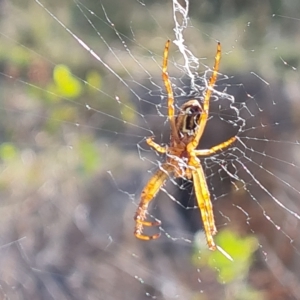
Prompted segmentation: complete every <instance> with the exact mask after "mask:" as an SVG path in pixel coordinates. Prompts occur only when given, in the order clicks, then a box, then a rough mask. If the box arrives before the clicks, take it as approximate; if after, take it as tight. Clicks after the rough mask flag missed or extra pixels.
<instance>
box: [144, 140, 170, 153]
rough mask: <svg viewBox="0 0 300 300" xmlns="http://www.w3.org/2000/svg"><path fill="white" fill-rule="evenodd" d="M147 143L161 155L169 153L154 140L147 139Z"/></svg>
mask: <svg viewBox="0 0 300 300" xmlns="http://www.w3.org/2000/svg"><path fill="white" fill-rule="evenodd" d="M146 142H147V144H148V145H149V146H150V147H152V148H153V149H155V150H156V151H157V152H159V153H166V152H167V149H166V147H162V146H161V145H159V144H157V143H155V142H154V141H153V139H152V138H147V139H146Z"/></svg>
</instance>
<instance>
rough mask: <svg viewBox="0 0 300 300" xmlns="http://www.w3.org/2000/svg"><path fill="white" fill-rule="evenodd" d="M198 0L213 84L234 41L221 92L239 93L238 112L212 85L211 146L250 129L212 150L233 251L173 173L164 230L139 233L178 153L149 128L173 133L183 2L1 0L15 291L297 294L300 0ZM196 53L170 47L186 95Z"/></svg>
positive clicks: (0, 148)
mask: <svg viewBox="0 0 300 300" xmlns="http://www.w3.org/2000/svg"><path fill="white" fill-rule="evenodd" d="M174 1H175V0H174ZM181 4H182V5H183V7H186V3H184V2H183V1H181ZM189 5H190V12H189V23H188V28H187V29H186V30H185V31H184V33H183V35H184V39H185V44H186V45H187V46H188V48H189V49H190V50H191V51H192V52H193V54H194V55H195V57H197V58H199V70H198V75H197V76H198V77H199V81H200V84H201V83H203V76H209V74H210V73H209V70H211V68H212V67H213V64H214V56H215V52H216V41H217V40H219V41H220V42H221V44H222V61H221V66H220V72H221V75H220V76H219V80H218V82H217V87H216V89H217V90H218V91H220V92H226V93H228V94H230V95H233V96H234V97H235V103H234V104H232V105H229V106H230V107H227V108H226V107H223V106H222V105H223V102H221V101H220V100H222V97H217V98H214V101H212V104H211V116H212V117H211V119H210V121H209V124H208V126H207V130H206V132H205V134H204V136H203V139H202V140H201V145H200V148H208V147H211V146H213V145H216V144H218V143H220V142H222V141H224V140H226V139H228V138H230V137H231V136H233V135H235V134H237V133H238V137H239V140H238V142H237V143H236V145H235V146H234V147H233V148H232V149H228V150H226V151H225V153H224V154H222V153H221V154H220V155H217V156H216V157H214V158H212V159H209V158H207V159H204V160H203V161H202V162H203V166H204V169H205V173H206V175H207V182H208V185H209V189H210V192H211V199H212V202H213V206H214V213H215V219H216V225H217V228H218V232H219V233H218V235H217V236H216V238H215V240H216V242H217V244H218V245H219V246H220V247H222V248H223V249H224V250H225V251H226V252H227V253H228V254H229V255H230V256H231V257H232V258H233V261H230V260H229V259H228V258H226V257H225V256H224V255H223V254H221V253H220V252H219V251H217V252H211V251H209V250H208V248H207V245H206V241H205V236H204V234H203V231H202V224H201V219H200V216H199V209H198V208H197V207H196V204H195V203H194V195H193V188H192V183H191V182H187V181H183V180H176V181H175V180H170V182H168V183H167V184H166V186H164V187H163V191H161V192H160V193H159V194H158V195H157V197H156V198H155V200H154V202H153V204H152V206H151V209H150V211H149V213H150V216H149V217H150V218H151V216H152V217H153V218H158V219H159V220H161V221H162V226H161V227H160V228H155V230H159V231H160V232H161V237H160V239H158V240H155V241H149V242H145V241H140V240H137V239H136V238H135V237H134V235H133V229H134V221H133V216H134V214H135V210H136V208H137V205H138V203H139V195H140V192H141V190H142V188H143V186H144V185H145V184H146V182H147V180H148V179H149V178H150V177H151V175H153V173H154V172H155V170H156V169H157V168H158V166H159V162H162V161H163V159H164V157H163V156H158V155H157V154H156V153H155V151H153V150H150V149H149V147H148V146H147V145H146V143H145V138H147V137H149V136H154V137H155V141H156V142H158V143H168V140H169V125H168V123H167V114H166V111H167V110H166V92H165V90H164V87H163V83H162V79H161V63H162V53H163V49H164V45H165V42H166V40H167V39H171V40H174V38H175V36H174V30H173V28H174V26H175V24H174V18H173V17H174V13H173V7H172V1H171V0H170V1H161V0H157V1H132V0H131V1H130V0H123V1H116V0H110V1H107V0H103V1H100V0H83V1H81V2H80V1H76V0H74V1H72V0H64V1H61V0H60V1H57V0H52V1H51V2H49V1H41V2H39V1H38V0H22V1H16V0H1V1H0V15H1V17H0V38H1V47H0V141H1V143H0V220H1V226H0V254H1V255H0V298H1V299H60V300H63V299H105V300H109V299H191V300H195V299H197V300H198V299H199V300H202V299H204V300H206V299H300V288H299V279H300V256H299V254H300V244H299V243H300V237H299V219H300V218H299V215H300V205H299V199H300V191H299V183H298V179H300V176H299V175H300V174H299V166H300V158H299V153H300V146H299V144H298V142H297V141H298V140H299V126H300V124H299V115H300V110H299V108H300V105H299V92H300V91H299V79H300V78H299V77H300V76H299V70H298V65H299V49H300V2H299V1H297V0H288V1H283V0H267V1H264V2H263V3H261V1H251V2H250V1H234V0H227V1H217V0H215V1H209V0H203V1H191V2H190V3H189ZM175 16H176V17H177V18H178V20H181V18H180V15H179V14H178V12H177V14H176V15H175ZM80 41H83V43H84V44H83V43H81V44H80ZM90 49H92V51H93V52H91V50H90ZM94 53H96V54H94ZM182 65H183V59H182V56H181V54H180V52H179V51H178V49H177V47H176V45H175V44H172V45H171V49H170V57H169V74H170V76H171V80H172V83H173V84H174V92H175V95H176V99H175V101H176V103H178V105H180V104H182V103H183V102H184V101H186V100H187V96H186V95H187V94H189V93H190V90H189V89H190V85H189V80H188V78H187V76H186V75H185V73H184V68H183V66H182ZM198 96H199V95H198ZM200 96H201V95H200ZM189 98H190V96H189ZM198 98H199V97H198ZM222 101H224V102H225V103H227V104H228V98H226V97H224V99H223V100H222ZM230 103H231V102H230ZM236 112H238V114H237V115H236ZM234 123H236V124H239V126H238V129H237V128H236V127H234ZM242 125H243V127H241V126H242Z"/></svg>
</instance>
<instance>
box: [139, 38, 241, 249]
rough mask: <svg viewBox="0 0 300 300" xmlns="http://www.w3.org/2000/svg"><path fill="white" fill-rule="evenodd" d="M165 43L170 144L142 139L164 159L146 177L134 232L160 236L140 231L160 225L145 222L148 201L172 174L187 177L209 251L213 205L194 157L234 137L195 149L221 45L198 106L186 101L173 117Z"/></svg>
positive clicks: (221, 146) (211, 151)
mask: <svg viewBox="0 0 300 300" xmlns="http://www.w3.org/2000/svg"><path fill="white" fill-rule="evenodd" d="M169 46H170V41H169V40H168V41H167V42H166V45H165V49H164V55H163V65H162V78H163V81H164V85H165V87H166V90H167V93H168V118H169V122H170V126H171V135H170V145H169V146H165V147H162V146H160V145H158V144H157V143H155V142H154V141H153V140H152V138H148V139H147V140H146V142H147V144H148V145H149V146H150V147H152V148H154V149H155V150H156V151H157V152H160V153H165V154H166V157H167V159H166V162H164V163H163V164H162V165H161V166H160V168H159V170H157V171H156V173H155V174H154V175H153V176H152V177H151V178H150V180H149V181H148V183H147V184H146V186H145V187H144V189H143V191H142V193H141V201H140V203H139V206H138V208H137V211H136V214H135V217H134V219H135V221H136V225H135V230H134V234H135V236H136V237H137V238H139V239H142V240H152V239H157V238H158V237H159V236H160V233H157V234H154V235H152V236H147V235H144V234H143V228H144V226H148V227H149V226H159V225H161V222H160V221H156V222H150V221H146V214H147V209H148V205H149V203H150V201H151V200H152V199H153V198H154V197H155V196H156V194H157V192H158V191H159V190H160V188H161V186H162V185H163V184H164V182H165V181H166V180H167V178H168V177H169V176H171V175H173V176H175V177H181V178H185V179H188V180H191V179H193V183H194V190H195V195H196V199H197V202H198V206H199V208H200V211H201V216H202V222H203V226H204V230H205V235H206V240H207V244H208V247H209V249H210V250H215V249H216V244H215V242H214V240H213V235H215V234H216V233H217V229H216V226H215V221H214V214H213V208H212V203H211V200H210V193H209V190H208V186H207V183H206V179H205V175H204V172H203V168H202V165H201V163H200V160H199V158H198V157H197V156H207V155H211V154H214V153H216V152H217V151H219V150H222V149H224V148H226V147H228V146H229V145H231V144H232V143H233V142H234V141H235V140H236V137H232V138H230V139H229V140H227V141H225V142H223V143H221V144H218V145H217V146H214V147H212V148H210V149H203V150H202V149H201V150H198V149H196V148H197V146H198V144H199V141H200V139H201V137H202V135H203V132H204V129H205V127H206V124H207V120H208V116H209V102H210V97H211V94H212V92H213V87H214V85H215V83H216V80H217V76H218V70H219V64H220V59H221V44H220V43H218V45H217V53H216V56H215V64H214V68H213V72H212V75H211V77H210V79H209V83H208V86H207V87H206V90H205V92H204V100H203V104H202V105H201V104H200V103H199V102H198V101H197V100H189V101H187V102H186V103H184V104H183V105H182V106H181V107H180V109H179V111H178V113H177V115H176V116H175V113H174V95H173V90H172V86H171V81H170V79H169V76H168V73H167V66H168V54H169Z"/></svg>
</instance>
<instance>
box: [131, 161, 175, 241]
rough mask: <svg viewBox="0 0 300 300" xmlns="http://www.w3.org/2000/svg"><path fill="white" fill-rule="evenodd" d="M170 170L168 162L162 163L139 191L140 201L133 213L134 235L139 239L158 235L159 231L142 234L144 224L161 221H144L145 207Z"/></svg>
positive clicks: (146, 207) (157, 236)
mask: <svg viewBox="0 0 300 300" xmlns="http://www.w3.org/2000/svg"><path fill="white" fill-rule="evenodd" d="M171 171H172V166H171V165H168V164H166V163H165V164H163V165H162V166H161V167H160V169H159V170H158V171H156V173H155V174H154V175H153V176H152V177H151V178H150V180H149V181H148V183H147V184H146V186H145V187H144V189H143V191H142V193H141V201H140V203H139V206H138V209H137V211H136V214H135V217H134V219H135V221H136V225H135V230H134V235H135V236H136V237H137V238H139V239H141V240H153V239H157V238H159V236H160V233H157V234H154V235H152V236H147V235H144V234H143V229H144V226H148V227H151V226H159V225H160V224H161V223H160V221H156V222H149V221H145V219H146V217H147V216H146V214H147V209H148V206H149V203H150V202H151V201H152V200H153V198H154V197H155V196H156V194H157V193H158V191H159V189H160V188H161V186H162V185H163V184H164V182H165V181H166V179H167V178H168V176H169V172H171Z"/></svg>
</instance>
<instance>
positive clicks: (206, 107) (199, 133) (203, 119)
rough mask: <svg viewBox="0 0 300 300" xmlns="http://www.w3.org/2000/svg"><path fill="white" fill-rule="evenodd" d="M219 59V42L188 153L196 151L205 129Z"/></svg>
mask: <svg viewBox="0 0 300 300" xmlns="http://www.w3.org/2000/svg"><path fill="white" fill-rule="evenodd" d="M220 59H221V44H220V42H218V45H217V53H216V56H215V64H214V68H213V73H212V75H211V77H210V79H209V83H208V86H207V88H206V90H205V94H204V100H203V106H202V112H201V115H200V118H199V121H198V125H199V127H198V129H197V132H196V136H195V138H194V139H193V140H192V141H191V142H190V143H189V144H188V145H187V151H188V152H190V151H192V150H194V149H196V147H197V146H198V144H199V141H200V138H201V137H202V135H203V131H204V129H205V126H206V123H207V119H208V115H209V102H210V97H211V94H212V91H213V87H214V85H215V83H216V81H217V77H218V71H219V65H220Z"/></svg>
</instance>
